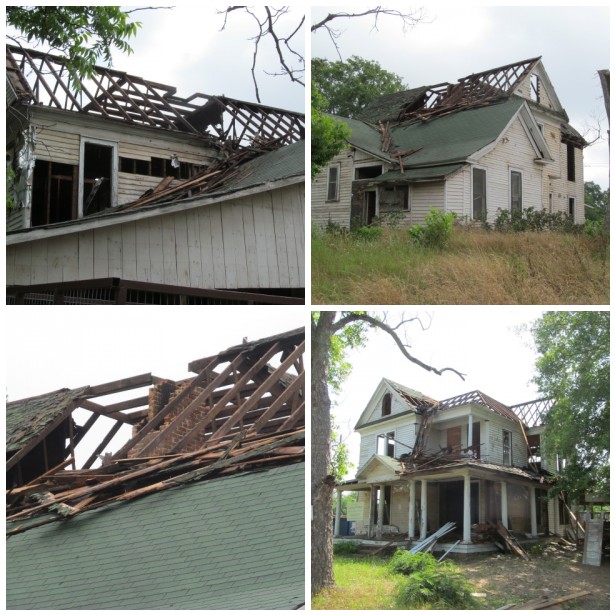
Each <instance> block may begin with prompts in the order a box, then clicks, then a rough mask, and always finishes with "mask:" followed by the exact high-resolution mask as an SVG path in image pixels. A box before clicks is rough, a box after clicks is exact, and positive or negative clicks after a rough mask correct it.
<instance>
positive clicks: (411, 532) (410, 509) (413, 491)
mask: <svg viewBox="0 0 615 615" xmlns="http://www.w3.org/2000/svg"><path fill="white" fill-rule="evenodd" d="M415 510H416V489H415V483H414V481H413V480H411V481H410V504H409V505H408V538H414V525H415V519H414V511H415Z"/></svg>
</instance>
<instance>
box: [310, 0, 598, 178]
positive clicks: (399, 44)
mask: <svg viewBox="0 0 615 615" xmlns="http://www.w3.org/2000/svg"><path fill="white" fill-rule="evenodd" d="M398 6H399V5H398ZM414 6H416V7H417V8H418V7H420V5H419V4H417V5H414ZM424 6H425V9H424V11H423V15H424V17H423V20H422V22H421V23H419V24H418V25H417V26H416V27H414V28H412V29H410V30H408V31H407V32H406V33H404V32H403V31H402V28H401V25H400V21H399V20H398V19H395V18H381V19H380V20H379V22H378V29H377V30H375V29H374V28H373V25H374V24H373V20H370V19H368V18H362V19H353V20H352V19H351V20H348V19H346V20H340V21H339V22H337V23H338V27H339V29H340V30H341V34H340V37H339V39H338V43H339V47H340V50H341V53H342V58H343V59H344V60H346V59H347V58H349V57H350V56H352V55H357V56H360V57H363V58H365V59H368V60H375V61H377V62H379V63H380V65H381V66H382V67H383V68H385V69H387V70H389V71H391V72H393V73H396V74H397V75H399V76H401V77H402V78H403V79H404V81H405V82H406V84H407V85H408V86H409V87H418V86H422V85H432V84H436V83H441V82H445V81H446V82H455V81H456V80H457V79H459V78H461V77H465V76H467V75H470V74H471V73H477V72H481V71H484V70H488V69H490V68H496V67H498V66H503V65H506V64H511V63H514V62H518V61H522V60H526V59H529V58H534V57H537V56H542V61H543V64H544V66H545V69H546V70H547V73H548V74H549V77H550V79H551V82H552V83H553V86H554V88H555V90H556V92H557V95H558V97H559V99H560V101H561V103H562V105H563V106H564V108H565V109H566V111H567V113H568V115H569V117H570V122H571V124H572V125H573V126H574V127H575V128H576V129H577V130H578V131H579V132H581V133H582V134H585V133H586V130H587V128H588V127H589V126H592V125H596V120H595V119H594V118H595V117H601V118H603V121H602V127H603V130H604V133H605V135H606V128H607V121H606V113H605V108H604V101H603V98H602V90H601V87H600V82H599V79H598V75H597V72H596V71H598V70H599V69H605V68H609V67H610V65H609V58H610V56H609V23H610V15H609V8H608V7H607V6H602V7H600V6H598V7H597V6H587V7H586V6H583V7H581V6H576V7H575V6H472V5H468V4H466V3H463V4H462V3H458V4H450V5H442V4H440V3H437V4H432V3H425V5H424ZM364 8H365V7H357V6H354V5H353V6H352V8H351V9H350V8H349V6H348V5H346V7H344V8H343V9H342V10H345V11H347V12H348V11H350V12H359V11H360V10H363V9H364ZM339 9H340V7H313V8H312V23H316V22H317V21H318V20H319V19H322V17H324V16H325V15H326V14H327V13H329V12H337V10H339ZM403 10H407V5H406V6H404V7H403ZM312 56H313V57H324V58H327V59H329V60H338V59H339V56H338V55H337V52H336V50H335V47H334V46H333V45H332V43H331V40H330V39H329V37H328V36H327V35H326V34H325V33H324V32H323V31H321V32H320V33H318V34H315V35H314V36H313V37H312ZM585 165H586V167H585V180H586V181H595V182H596V183H598V184H600V185H601V186H602V188H603V189H606V188H607V187H608V146H607V143H606V141H604V142H602V143H601V144H599V145H594V146H592V147H589V148H587V149H586V150H585Z"/></svg>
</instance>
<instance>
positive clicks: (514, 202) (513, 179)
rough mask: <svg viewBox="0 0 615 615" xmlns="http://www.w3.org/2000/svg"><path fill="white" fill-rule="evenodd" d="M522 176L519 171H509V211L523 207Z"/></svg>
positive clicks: (519, 209)
mask: <svg viewBox="0 0 615 615" xmlns="http://www.w3.org/2000/svg"><path fill="white" fill-rule="evenodd" d="M522 182H523V178H522V175H521V172H520V171H511V172H510V211H518V212H521V210H522V209H523V186H522Z"/></svg>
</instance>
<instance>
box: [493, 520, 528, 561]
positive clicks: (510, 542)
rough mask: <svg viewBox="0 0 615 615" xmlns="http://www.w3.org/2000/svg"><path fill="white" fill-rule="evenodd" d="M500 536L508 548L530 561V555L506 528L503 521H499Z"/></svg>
mask: <svg viewBox="0 0 615 615" xmlns="http://www.w3.org/2000/svg"><path fill="white" fill-rule="evenodd" d="M498 534H499V535H500V536H501V537H502V538H503V539H504V542H505V543H506V546H507V547H508V548H509V549H510V551H512V552H513V553H516V554H517V555H519V556H520V557H522V558H523V559H529V555H528V554H527V553H526V552H525V550H524V549H523V547H522V546H521V545H520V544H519V543H518V542H517V540H516V538H515V537H514V536H513V535H512V534H511V533H510V532H509V531H508V530H507V529H506V527H504V524H503V523H502V522H501V521H498Z"/></svg>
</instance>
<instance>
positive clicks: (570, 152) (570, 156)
mask: <svg viewBox="0 0 615 615" xmlns="http://www.w3.org/2000/svg"><path fill="white" fill-rule="evenodd" d="M566 158H567V161H568V181H569V182H573V181H575V172H574V171H575V169H574V145H573V144H572V143H567V144H566Z"/></svg>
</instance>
